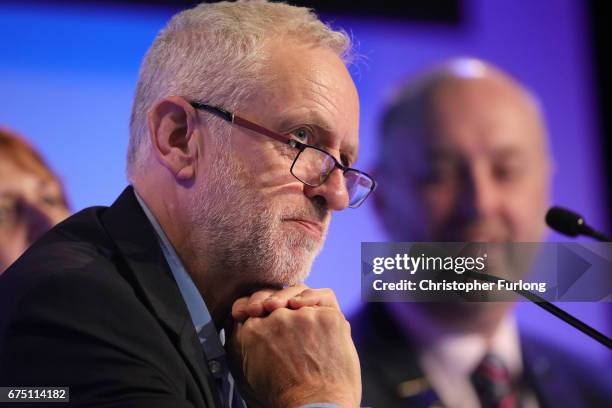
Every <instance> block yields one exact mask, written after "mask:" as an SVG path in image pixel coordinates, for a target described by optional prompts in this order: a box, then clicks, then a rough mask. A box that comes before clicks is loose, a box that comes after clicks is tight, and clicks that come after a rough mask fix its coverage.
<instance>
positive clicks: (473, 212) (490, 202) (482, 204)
mask: <svg viewBox="0 0 612 408" xmlns="http://www.w3.org/2000/svg"><path fill="white" fill-rule="evenodd" d="M497 201H498V194H497V190H496V186H495V183H494V181H493V180H492V179H491V177H488V176H487V175H486V174H485V173H484V172H478V171H473V172H471V173H470V174H469V175H468V176H467V177H466V180H464V183H463V188H462V194H461V198H460V209H461V212H462V214H463V216H464V217H466V218H467V219H470V220H477V219H483V218H487V217H488V216H490V215H491V214H492V213H493V212H494V211H495V208H496V206H497V204H498V202H497Z"/></svg>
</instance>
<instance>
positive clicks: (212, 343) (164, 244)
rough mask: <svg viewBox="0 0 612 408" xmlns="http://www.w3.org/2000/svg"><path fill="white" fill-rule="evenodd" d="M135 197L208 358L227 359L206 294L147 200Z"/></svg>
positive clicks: (221, 335)
mask: <svg viewBox="0 0 612 408" xmlns="http://www.w3.org/2000/svg"><path fill="white" fill-rule="evenodd" d="M134 195H135V196H136V200H137V201H138V203H139V204H140V206H141V207H142V210H143V211H144V213H145V215H146V216H147V219H148V220H149V222H150V223H151V225H152V226H153V229H154V230H155V234H156V235H157V239H158V241H159V244H160V246H161V249H162V252H163V254H164V258H166V262H168V265H169V266H170V271H171V272H172V275H173V276H174V280H175V281H176V284H177V285H178V287H179V291H180V292H181V296H182V297H183V300H184V302H185V305H186V306H187V310H188V311H189V315H190V316H191V321H192V322H193V326H194V328H195V331H196V333H197V334H198V338H199V340H200V343H202V347H203V348H204V353H205V356H206V358H207V359H208V360H211V359H216V358H219V357H220V356H223V355H224V354H225V351H224V349H223V343H224V342H225V341H224V340H225V339H224V337H225V336H224V333H223V331H221V333H218V331H217V329H216V328H215V325H214V323H213V321H212V317H211V316H210V312H209V310H208V307H207V306H206V303H205V302H204V299H203V298H202V295H200V291H199V290H198V288H197V287H196V285H195V284H194V283H193V280H192V279H191V276H189V273H187V270H186V269H185V267H184V266H183V263H182V262H181V259H180V258H179V256H178V255H177V253H176V251H175V250H174V247H173V246H172V244H171V243H170V241H169V240H168V237H167V236H166V234H165V233H164V230H163V229H162V228H161V226H160V225H159V223H158V222H157V219H156V218H155V216H154V215H153V213H152V212H151V210H150V209H149V207H148V206H147V204H146V203H145V202H144V200H143V199H142V198H141V197H140V195H138V193H137V192H136V190H134Z"/></svg>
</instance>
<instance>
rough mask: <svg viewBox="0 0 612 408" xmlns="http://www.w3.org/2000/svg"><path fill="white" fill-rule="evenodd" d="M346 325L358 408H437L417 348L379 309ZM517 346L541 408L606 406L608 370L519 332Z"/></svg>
mask: <svg viewBox="0 0 612 408" xmlns="http://www.w3.org/2000/svg"><path fill="white" fill-rule="evenodd" d="M350 321H351V327H352V329H353V338H354V340H355V345H356V347H357V351H358V352H359V358H360V362H361V371H362V374H361V375H362V377H361V378H362V383H363V396H364V399H363V401H362V405H363V406H366V407H375V408H379V407H382V408H396V407H397V408H400V407H401V408H411V407H414V408H419V407H422V408H424V407H429V406H436V405H433V404H435V403H436V402H437V401H438V400H437V397H436V395H435V392H434V391H433V390H431V388H429V387H428V386H427V380H426V379H425V378H424V375H423V372H422V370H421V368H420V367H419V363H418V354H417V349H416V347H415V346H414V344H412V342H411V341H410V340H409V339H408V338H406V336H405V335H404V333H403V332H402V331H401V330H400V329H399V328H398V326H397V324H396V323H395V322H394V321H393V319H392V317H391V316H390V315H389V313H388V312H387V310H386V309H385V306H384V304H382V303H370V304H368V305H367V306H365V307H364V308H362V309H361V310H360V311H359V312H358V313H357V314H356V315H355V316H353V317H352V318H351V319H350ZM568 330H571V329H570V328H568ZM520 342H521V353H522V360H523V371H524V373H523V381H525V382H526V385H527V386H528V387H529V388H530V389H531V390H532V391H533V392H535V394H536V396H537V400H538V404H539V405H540V407H542V408H555V407H568V408H569V407H571V408H580V407H584V408H587V407H606V406H610V402H611V401H612V377H611V375H610V374H611V372H610V370H609V369H608V370H603V369H600V370H597V369H596V367H593V366H589V365H587V363H585V362H584V361H582V360H581V359H580V358H578V356H576V355H574V354H573V353H572V352H570V351H568V350H562V349H560V348H557V347H555V346H554V345H551V344H550V343H549V342H545V341H543V340H540V339H538V338H537V337H535V336H533V335H531V334H529V333H525V332H521V333H520ZM438 406H439V405H438Z"/></svg>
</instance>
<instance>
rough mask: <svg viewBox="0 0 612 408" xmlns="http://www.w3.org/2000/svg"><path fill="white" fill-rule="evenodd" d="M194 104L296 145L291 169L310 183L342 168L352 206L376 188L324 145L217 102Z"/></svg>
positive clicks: (301, 178) (258, 131) (366, 177)
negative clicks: (267, 125) (275, 128)
mask: <svg viewBox="0 0 612 408" xmlns="http://www.w3.org/2000/svg"><path fill="white" fill-rule="evenodd" d="M191 106H193V107H194V108H196V109H200V110H205V111H207V112H210V113H212V114H213V115H216V116H218V117H220V118H221V119H223V120H226V121H228V122H230V123H233V124H235V125H238V126H240V127H243V128H245V129H249V130H252V131H254V132H257V133H259V134H261V135H264V136H268V137H270V138H272V139H275V140H278V141H279V142H282V143H286V144H288V145H290V146H291V147H294V148H296V149H297V150H298V151H299V152H298V154H297V156H296V157H295V159H294V160H293V164H292V165H291V168H290V170H289V171H290V172H291V174H292V175H293V177H295V178H296V179H298V180H299V181H301V182H302V183H304V184H306V185H307V186H310V187H318V186H320V185H322V184H323V183H325V181H326V180H327V179H328V178H329V176H330V174H331V173H332V172H333V171H334V170H335V169H340V170H341V171H342V174H343V175H344V183H345V186H346V191H347V192H348V197H349V203H348V206H349V208H357V207H359V206H360V205H361V204H362V203H363V202H364V201H365V199H366V198H368V196H369V195H370V193H372V191H374V190H375V189H376V181H374V179H373V178H372V177H371V176H370V175H368V174H366V173H364V172H362V171H359V170H356V169H353V168H350V167H347V166H345V165H343V164H342V163H340V162H339V161H338V160H336V158H335V157H334V156H332V155H331V154H329V153H328V152H326V151H325V150H323V149H321V148H318V147H316V146H311V145H308V144H306V143H301V142H299V141H297V140H295V139H292V138H290V137H288V136H285V135H282V134H280V133H276V132H274V131H272V130H270V129H267V128H265V127H263V126H260V125H258V124H256V123H253V122H251V121H249V120H247V119H245V118H242V117H240V116H238V115H236V114H234V113H232V112H228V111H226V110H225V109H222V108H219V107H217V106H211V105H206V104H204V103H199V102H191Z"/></svg>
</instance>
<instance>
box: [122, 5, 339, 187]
mask: <svg viewBox="0 0 612 408" xmlns="http://www.w3.org/2000/svg"><path fill="white" fill-rule="evenodd" d="M278 40H297V41H300V43H306V44H313V45H316V46H320V47H324V48H328V49H330V50H332V51H334V52H335V53H336V54H337V55H338V56H339V57H340V58H342V59H343V61H344V62H345V63H348V62H349V59H350V56H351V55H350V53H351V40H350V38H349V36H348V35H347V34H346V33H345V32H344V31H334V30H333V29H332V28H330V27H329V26H328V25H326V24H324V23H323V22H321V21H320V20H319V19H318V18H317V16H316V15H315V14H314V13H313V11H312V10H310V9H307V8H303V7H295V6H291V5H288V4H283V3H272V2H269V1H267V0H252V1H249V0H239V1H237V2H226V1H224V2H219V3H212V4H206V3H203V4H200V5H198V6H196V7H194V8H192V9H189V10H185V11H183V12H180V13H178V14H176V15H175V16H174V17H173V18H172V19H171V20H170V22H169V23H168V24H167V26H166V27H165V28H163V29H162V30H161V31H160V32H159V34H158V35H157V37H156V38H155V41H154V42H153V44H152V45H151V47H150V48H149V50H148V51H147V53H146V55H145V57H144V60H143V62H142V66H141V68H140V76H139V80H138V84H137V87H136V94H135V97H134V103H133V106H132V115H131V118H130V141H129V146H128V154H127V174H128V179H129V180H130V181H132V182H133V179H134V176H135V174H136V173H137V171H138V170H139V169H142V168H143V167H144V165H145V163H146V160H147V158H148V156H149V154H150V150H151V149H150V146H151V142H150V139H149V137H148V129H147V114H148V112H149V110H150V109H151V108H152V107H153V106H154V104H155V103H156V102H157V101H159V100H161V99H163V98H165V97H168V96H183V97H185V98H186V99H188V100H197V101H205V102H207V103H210V104H215V105H219V106H224V107H225V108H226V109H234V110H235V109H236V108H237V106H238V105H239V103H240V101H245V100H247V99H248V98H249V97H250V96H252V95H254V94H255V93H256V91H257V89H258V87H260V86H262V85H265V83H266V81H270V80H272V78H270V75H267V76H266V75H264V72H265V71H264V68H265V63H266V57H267V52H268V51H269V50H268V45H269V44H270V43H272V42H273V41H278ZM207 120H209V121H213V120H217V122H211V123H210V124H211V126H213V127H214V126H215V123H216V124H217V126H218V124H219V122H218V119H208V118H207ZM215 129H217V130H218V128H215Z"/></svg>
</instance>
